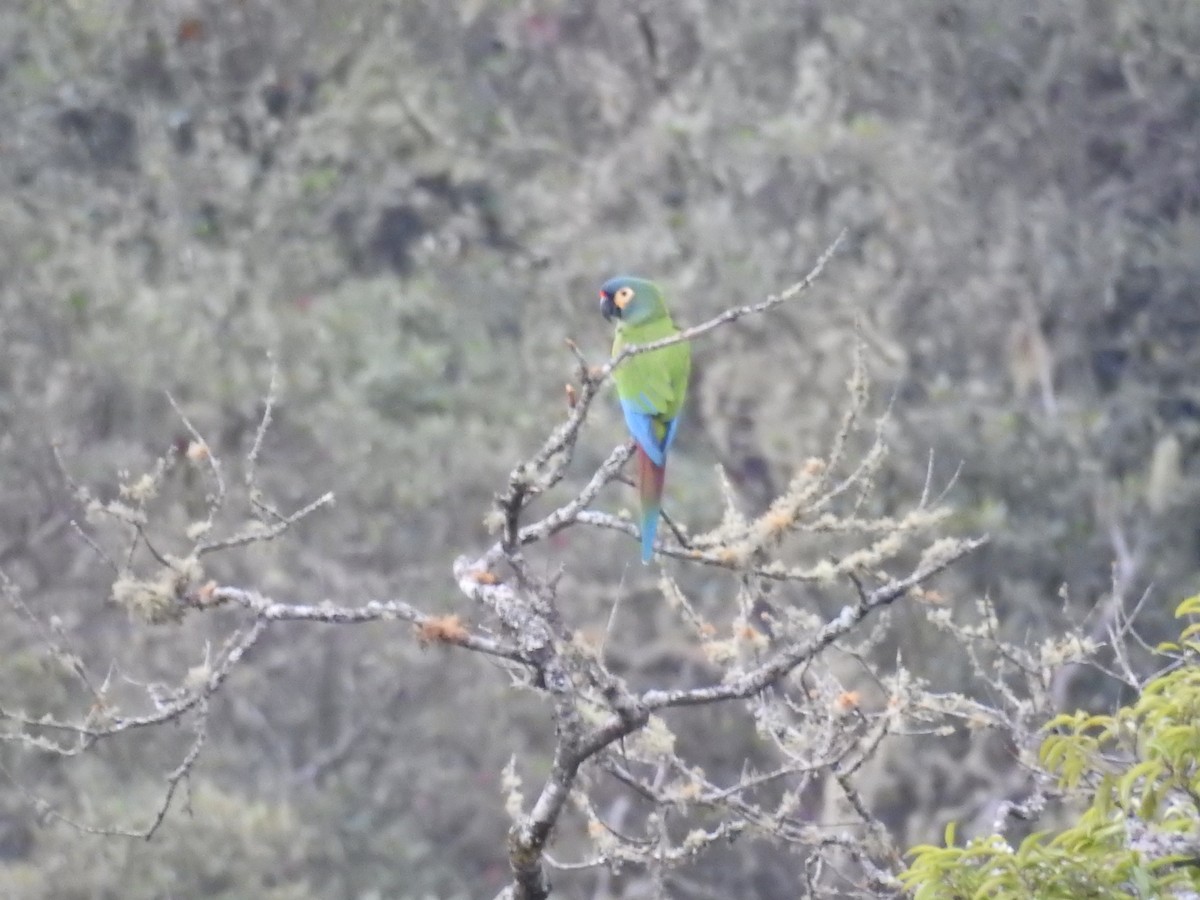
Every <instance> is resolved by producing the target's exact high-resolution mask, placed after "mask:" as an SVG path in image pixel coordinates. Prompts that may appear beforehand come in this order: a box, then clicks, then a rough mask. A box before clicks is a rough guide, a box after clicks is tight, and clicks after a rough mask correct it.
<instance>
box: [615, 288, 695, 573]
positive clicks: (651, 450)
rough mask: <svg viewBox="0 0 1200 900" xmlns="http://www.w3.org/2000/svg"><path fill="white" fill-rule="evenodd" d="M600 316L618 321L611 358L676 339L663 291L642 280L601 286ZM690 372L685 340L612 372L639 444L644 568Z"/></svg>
mask: <svg viewBox="0 0 1200 900" xmlns="http://www.w3.org/2000/svg"><path fill="white" fill-rule="evenodd" d="M600 312H601V314H602V315H603V316H604V318H605V319H608V320H612V319H614V318H615V319H616V320H617V333H616V337H615V338H614V340H613V347H612V353H613V358H614V359H615V358H616V357H617V355H618V354H620V352H621V351H622V349H624V348H625V347H626V346H629V345H634V344H648V343H650V342H651V341H658V340H661V339H663V338H667V337H671V336H672V335H676V334H679V329H678V328H676V327H675V323H674V322H672V321H671V316H670V314H669V313H668V312H667V306H666V303H665V302H664V301H663V295H662V291H661V290H660V289H659V287H658V285H656V284H655V283H654V282H652V281H647V280H646V279H644V278H632V277H628V276H621V277H618V278H611V279H609V280H608V281H606V282H604V284H603V286H601V288H600ZM691 371H692V350H691V347H690V346H689V345H688V343H687V342H686V341H680V342H679V343H677V344H671V345H670V346H669V347H662V348H660V349H658V350H651V351H649V352H647V353H639V354H637V355H635V356H631V357H629V358H627V359H625V360H623V361H622V362H621V363H619V364H618V365H617V367H616V369H615V370H614V371H613V380H614V381H615V382H616V383H617V397H618V398H619V399H620V401H621V410H622V412H623V413H624V414H625V424H626V426H627V427H628V428H629V433H630V434H631V435H632V436H633V439H634V441H635V443H636V444H637V448H636V449H635V451H634V455H635V457H636V459H637V487H638V498H639V500H640V501H641V513H642V519H641V538H642V562H643V563H648V562H649V561H650V557H651V556H652V555H653V554H654V536H655V534H657V532H658V517H659V513H660V512H661V510H662V495H663V482H664V479H665V477H666V466H667V451H668V450H669V449H670V448H671V444H672V442H673V441H674V440H675V432H676V431H677V430H678V428H679V414H680V413H681V412H682V411H683V400H684V397H685V396H686V395H687V386H688V376H689V375H690V374H691Z"/></svg>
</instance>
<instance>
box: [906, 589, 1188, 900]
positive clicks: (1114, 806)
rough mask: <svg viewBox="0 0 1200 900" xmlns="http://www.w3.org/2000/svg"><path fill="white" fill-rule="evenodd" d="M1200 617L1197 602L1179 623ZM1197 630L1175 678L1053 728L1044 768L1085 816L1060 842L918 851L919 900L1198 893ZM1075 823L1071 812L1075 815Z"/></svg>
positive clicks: (912, 882) (1038, 838) (993, 842)
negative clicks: (1109, 710)
mask: <svg viewBox="0 0 1200 900" xmlns="http://www.w3.org/2000/svg"><path fill="white" fill-rule="evenodd" d="M1189 615H1200V595H1196V596H1194V597H1190V598H1188V599H1187V600H1185V601H1183V602H1182V603H1181V604H1179V606H1178V608H1177V609H1176V616H1179V617H1182V616H1189ZM1197 635H1200V623H1195V622H1192V623H1189V624H1188V625H1187V626H1186V627H1185V628H1184V629H1183V631H1182V633H1181V635H1180V639H1179V642H1178V643H1168V644H1165V645H1163V646H1162V647H1160V649H1161V650H1164V651H1168V652H1170V653H1172V654H1173V656H1172V661H1171V663H1170V664H1169V665H1168V666H1167V669H1166V670H1165V671H1163V672H1161V673H1160V674H1158V675H1156V676H1154V677H1153V678H1151V679H1150V680H1149V681H1148V682H1147V683H1146V684H1145V686H1144V687H1143V689H1142V691H1141V694H1140V696H1139V697H1138V698H1137V699H1136V700H1135V701H1134V702H1133V703H1131V704H1129V705H1127V706H1124V707H1122V708H1121V709H1119V710H1118V711H1117V712H1116V713H1115V714H1113V715H1090V714H1088V713H1084V712H1076V713H1073V714H1069V715H1060V716H1056V717H1055V718H1054V719H1052V720H1051V721H1050V722H1048V723H1047V724H1046V726H1045V730H1047V731H1049V732H1051V733H1050V734H1048V735H1047V736H1046V737H1045V739H1044V740H1043V741H1042V746H1041V751H1040V753H1039V754H1038V761H1039V762H1040V764H1041V765H1042V766H1043V767H1044V768H1045V770H1046V772H1048V773H1051V774H1053V775H1054V776H1055V777H1056V778H1057V782H1058V785H1059V787H1060V788H1061V789H1062V790H1063V791H1064V792H1065V795H1066V796H1067V797H1069V798H1076V797H1081V798H1082V799H1083V800H1084V802H1085V803H1086V804H1087V805H1086V808H1084V809H1083V811H1082V812H1081V813H1080V814H1079V815H1078V816H1077V817H1075V821H1074V822H1073V823H1072V824H1071V825H1070V826H1069V827H1067V828H1064V829H1062V830H1061V831H1059V832H1058V833H1057V834H1053V835H1051V834H1050V833H1048V832H1045V831H1037V832H1034V833H1033V834H1030V835H1028V836H1027V837H1026V838H1025V839H1024V840H1023V841H1021V843H1020V844H1019V845H1018V846H1017V847H1015V848H1014V847H1013V846H1012V845H1011V844H1010V843H1009V842H1008V841H1007V840H1005V838H1004V837H1002V836H1001V835H998V834H992V835H987V836H984V837H979V838H975V839H973V840H971V841H968V842H967V843H966V844H965V845H964V846H962V847H956V846H954V832H955V829H954V826H953V824H951V825H949V826H948V827H947V828H946V835H945V846H944V847H936V846H931V845H922V846H918V847H914V848H913V849H912V850H911V851H910V852H911V855H912V857H913V860H912V863H911V865H910V866H909V868H908V870H907V871H906V872H904V873H903V874H902V875H901V876H900V880H901V881H902V882H903V883H904V885H905V886H906V887H907V888H908V889H909V890H910V891H912V893H913V895H914V896H915V898H916V900H958V898H974V897H999V898H1014V900H1016V898H1025V897H1039V898H1048V900H1073V898H1082V897H1097V898H1100V897H1112V898H1119V897H1128V898H1139V897H1159V896H1178V895H1179V892H1180V891H1181V890H1185V889H1186V890H1196V889H1200V867H1198V863H1200V640H1197ZM1068 815H1069V813H1068Z"/></svg>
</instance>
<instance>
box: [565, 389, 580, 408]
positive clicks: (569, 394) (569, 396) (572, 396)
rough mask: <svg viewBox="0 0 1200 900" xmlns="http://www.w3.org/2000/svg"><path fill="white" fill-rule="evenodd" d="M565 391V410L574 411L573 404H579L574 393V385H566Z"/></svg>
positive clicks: (577, 396)
mask: <svg viewBox="0 0 1200 900" xmlns="http://www.w3.org/2000/svg"><path fill="white" fill-rule="evenodd" d="M566 389H567V409H574V408H575V404H576V403H578V402H579V395H578V394H577V393H576V391H575V385H573V384H568V385H566Z"/></svg>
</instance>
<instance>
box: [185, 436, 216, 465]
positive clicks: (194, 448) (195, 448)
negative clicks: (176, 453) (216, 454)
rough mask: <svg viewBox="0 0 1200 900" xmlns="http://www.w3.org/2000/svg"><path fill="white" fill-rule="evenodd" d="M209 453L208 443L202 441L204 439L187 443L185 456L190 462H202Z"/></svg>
mask: <svg viewBox="0 0 1200 900" xmlns="http://www.w3.org/2000/svg"><path fill="white" fill-rule="evenodd" d="M210 455H211V453H210V451H209V449H208V444H206V443H204V441H192V442H191V443H190V444H188V448H187V458H188V459H190V460H191V461H192V462H194V463H198V462H204V461H205V460H206V459H208V457H209V456H210Z"/></svg>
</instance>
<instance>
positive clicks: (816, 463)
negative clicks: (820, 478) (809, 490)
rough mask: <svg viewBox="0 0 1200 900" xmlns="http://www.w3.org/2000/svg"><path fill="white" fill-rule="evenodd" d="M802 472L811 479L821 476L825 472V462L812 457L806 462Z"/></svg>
mask: <svg viewBox="0 0 1200 900" xmlns="http://www.w3.org/2000/svg"><path fill="white" fill-rule="evenodd" d="M800 471H801V472H802V473H804V474H805V475H807V476H808V477H809V478H812V477H813V476H814V475H820V474H821V473H822V472H824V471H825V460H823V459H817V457H815V456H810V457H809V458H808V459H807V460H805V461H804V467H803V468H802V469H801V470H800Z"/></svg>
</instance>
